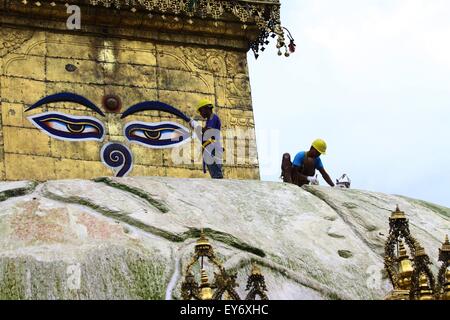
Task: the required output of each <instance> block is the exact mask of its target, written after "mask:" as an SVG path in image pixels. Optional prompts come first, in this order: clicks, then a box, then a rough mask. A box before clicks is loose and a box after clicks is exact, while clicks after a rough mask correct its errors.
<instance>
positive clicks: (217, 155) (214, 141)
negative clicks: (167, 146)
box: [191, 99, 223, 179]
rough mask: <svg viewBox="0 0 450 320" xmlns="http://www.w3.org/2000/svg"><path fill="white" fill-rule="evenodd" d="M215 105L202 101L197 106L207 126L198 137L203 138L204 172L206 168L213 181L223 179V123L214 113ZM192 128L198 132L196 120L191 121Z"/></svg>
mask: <svg viewBox="0 0 450 320" xmlns="http://www.w3.org/2000/svg"><path fill="white" fill-rule="evenodd" d="M213 110H214V105H213V103H212V102H211V101H209V100H207V99H202V100H200V101H199V103H198V105H197V112H198V113H199V114H200V115H201V117H202V118H203V119H205V120H206V122H205V126H204V127H202V128H201V132H199V133H197V136H199V138H200V136H201V141H202V148H203V172H204V173H206V168H207V169H208V172H209V174H210V176H211V178H213V179H223V172H222V154H223V148H222V145H221V143H220V140H221V136H220V130H221V127H222V123H221V121H220V118H219V116H218V115H217V114H215V113H214V112H213ZM191 126H192V127H193V128H194V129H195V130H196V132H197V131H198V130H197V128H198V127H199V125H198V124H197V123H196V122H195V120H192V121H191Z"/></svg>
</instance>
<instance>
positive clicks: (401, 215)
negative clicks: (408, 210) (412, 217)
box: [389, 205, 406, 220]
mask: <svg viewBox="0 0 450 320" xmlns="http://www.w3.org/2000/svg"><path fill="white" fill-rule="evenodd" d="M393 219H405V220H406V216H405V213H404V212H403V211H400V207H399V206H398V205H397V208H396V209H395V211H392V214H391V217H390V218H389V220H393Z"/></svg>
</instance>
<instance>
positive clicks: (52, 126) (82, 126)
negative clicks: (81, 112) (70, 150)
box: [28, 112, 105, 141]
mask: <svg viewBox="0 0 450 320" xmlns="http://www.w3.org/2000/svg"><path fill="white" fill-rule="evenodd" d="M28 119H29V120H30V122H31V123H32V124H33V125H34V126H35V127H37V128H38V129H39V130H41V131H43V132H45V133H46V134H48V135H50V136H52V137H54V138H56V139H60V140H70V141H80V140H94V141H101V140H103V137H104V135H105V128H104V126H103V124H102V123H101V122H100V121H98V120H97V119H95V118H92V117H77V116H72V115H66V114H63V113H59V112H45V113H41V114H38V115H34V116H30V117H28Z"/></svg>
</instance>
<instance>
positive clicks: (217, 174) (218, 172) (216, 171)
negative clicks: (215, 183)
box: [206, 163, 223, 179]
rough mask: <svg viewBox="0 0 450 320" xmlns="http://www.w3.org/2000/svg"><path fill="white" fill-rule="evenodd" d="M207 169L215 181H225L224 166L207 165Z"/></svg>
mask: <svg viewBox="0 0 450 320" xmlns="http://www.w3.org/2000/svg"><path fill="white" fill-rule="evenodd" d="M206 167H207V168H208V172H209V175H210V176H211V178H213V179H223V172H222V165H221V164H217V163H213V164H207V165H206Z"/></svg>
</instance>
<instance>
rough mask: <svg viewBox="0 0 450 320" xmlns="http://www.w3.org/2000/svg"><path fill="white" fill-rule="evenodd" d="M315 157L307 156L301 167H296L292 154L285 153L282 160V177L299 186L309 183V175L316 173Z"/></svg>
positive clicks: (284, 180)
mask: <svg viewBox="0 0 450 320" xmlns="http://www.w3.org/2000/svg"><path fill="white" fill-rule="evenodd" d="M315 171H316V169H315V166H314V159H312V158H307V159H305V161H304V162H303V164H302V166H301V167H294V166H293V165H292V161H291V155H290V154H289V153H285V154H284V155H283V159H282V161H281V178H282V179H283V182H287V183H293V184H296V185H298V186H299V187H301V186H303V185H305V184H309V181H308V179H307V178H306V177H307V176H310V177H312V176H314V174H315Z"/></svg>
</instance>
